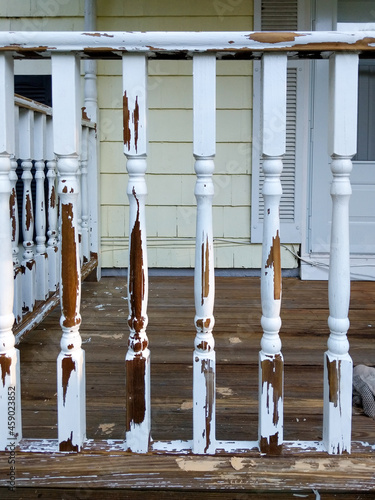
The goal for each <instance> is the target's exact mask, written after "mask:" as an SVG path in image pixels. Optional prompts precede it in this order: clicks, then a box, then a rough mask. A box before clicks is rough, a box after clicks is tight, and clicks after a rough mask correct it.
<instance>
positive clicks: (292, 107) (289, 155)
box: [251, 59, 309, 243]
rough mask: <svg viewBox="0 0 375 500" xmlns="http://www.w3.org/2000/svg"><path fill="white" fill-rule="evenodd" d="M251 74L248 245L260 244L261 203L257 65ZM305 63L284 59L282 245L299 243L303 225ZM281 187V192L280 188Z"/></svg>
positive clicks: (260, 147)
mask: <svg viewBox="0 0 375 500" xmlns="http://www.w3.org/2000/svg"><path fill="white" fill-rule="evenodd" d="M253 64H254V75H253V96H254V99H253V127H252V132H253V137H252V176H251V207H252V208H251V242H252V243H261V242H262V238H263V200H262V182H263V176H262V165H261V158H262V137H261V102H260V99H258V98H257V97H256V96H259V95H260V93H261V63H260V61H254V63H253ZM308 64H309V63H306V61H301V60H290V59H289V60H288V73H287V75H288V78H287V133H286V137H287V141H286V151H285V153H286V154H285V158H284V160H283V165H284V166H283V172H282V175H281V184H282V186H283V195H282V198H281V202H280V230H281V234H280V237H281V242H282V243H292V242H293V243H300V242H301V239H302V226H303V224H304V207H305V206H306V203H305V199H304V192H305V190H306V186H305V182H306V172H305V171H304V169H303V168H299V165H304V164H305V163H306V162H305V158H306V155H307V154H308V153H307V147H308V127H306V126H305V124H306V123H307V121H308V106H307V105H306V103H307V102H308V98H309V96H308V92H309V66H308ZM284 186H285V189H284Z"/></svg>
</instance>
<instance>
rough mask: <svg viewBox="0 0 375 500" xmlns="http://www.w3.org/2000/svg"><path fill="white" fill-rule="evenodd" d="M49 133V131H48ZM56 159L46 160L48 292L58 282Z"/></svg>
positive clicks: (49, 125) (53, 290)
mask: <svg viewBox="0 0 375 500" xmlns="http://www.w3.org/2000/svg"><path fill="white" fill-rule="evenodd" d="M50 127H52V123H51V122H49V121H47V132H48V131H49V128H50ZM49 134H51V131H49ZM56 165H57V164H56V161H55V160H48V161H47V169H48V171H47V180H48V199H47V200H48V204H47V211H48V231H47V236H48V241H47V255H48V287H49V290H50V292H55V291H56V289H57V286H58V283H59V274H60V272H59V255H58V253H59V247H58V245H57V232H58V231H57V211H58V197H57V192H56Z"/></svg>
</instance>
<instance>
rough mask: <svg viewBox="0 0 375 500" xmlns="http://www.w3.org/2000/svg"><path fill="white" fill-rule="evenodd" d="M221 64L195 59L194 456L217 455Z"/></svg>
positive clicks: (202, 57) (211, 60)
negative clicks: (215, 227) (215, 226)
mask: <svg viewBox="0 0 375 500" xmlns="http://www.w3.org/2000/svg"><path fill="white" fill-rule="evenodd" d="M215 72H216V59H215V56H213V55H205V56H202V55H197V56H194V59H193V86H194V87H193V94H194V106H193V108H194V109H193V111H194V157H195V172H196V174H197V180H196V185H195V191H194V194H195V197H196V200H197V224H196V250H195V273H194V297H195V318H194V323H195V327H196V330H197V331H196V336H195V340H194V353H193V452H194V453H198V454H204V453H209V454H213V453H215V451H216V416H215V398H216V394H215V385H216V380H215V377H216V375H215V372H216V354H215V349H214V348H215V341H214V337H213V334H212V331H213V327H214V323H215V320H214V316H213V309H214V298H215V276H214V254H213V234H212V199H213V195H214V186H213V182H212V174H213V171H214V161H213V158H214V155H215V141H216V134H215V112H216V109H215V108H216V103H215V99H216V97H215V96H216V81H215Z"/></svg>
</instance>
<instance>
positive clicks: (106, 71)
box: [98, 60, 253, 80]
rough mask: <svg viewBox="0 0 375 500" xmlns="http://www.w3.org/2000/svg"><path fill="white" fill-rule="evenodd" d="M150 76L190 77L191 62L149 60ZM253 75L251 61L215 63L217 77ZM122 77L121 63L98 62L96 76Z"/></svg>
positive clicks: (191, 70)
mask: <svg viewBox="0 0 375 500" xmlns="http://www.w3.org/2000/svg"><path fill="white" fill-rule="evenodd" d="M148 72H149V75H150V76H164V75H170V76H191V75H192V72H193V65H192V62H191V60H188V61H185V60H182V61H174V60H172V61H168V60H150V61H149V62H148ZM252 73H253V63H252V61H217V63H216V74H217V75H218V76H251V75H252ZM121 75H122V65H121V61H111V60H102V61H101V60H99V61H98V76H99V80H100V76H120V77H121Z"/></svg>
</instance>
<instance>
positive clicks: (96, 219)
mask: <svg viewBox="0 0 375 500" xmlns="http://www.w3.org/2000/svg"><path fill="white" fill-rule="evenodd" d="M84 26H85V31H95V30H96V0H85V21H84ZM83 65H84V73H85V75H84V81H85V84H84V109H83V111H84V113H85V115H86V116H87V117H88V118H89V119H90V120H91V121H92V122H94V123H95V129H91V128H90V130H89V131H88V132H89V135H88V172H87V179H88V185H89V186H90V196H89V198H88V216H89V219H88V225H89V229H90V234H89V257H90V255H92V256H93V257H95V258H96V259H97V261H98V266H97V268H96V278H97V279H98V280H100V277H101V250H100V249H101V232H100V231H101V230H100V185H99V179H100V165H99V161H98V158H100V141H99V140H97V129H99V127H100V124H99V107H98V90H97V63H96V61H95V60H85V61H84V63H83ZM82 194H83V193H82Z"/></svg>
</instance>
